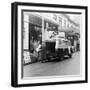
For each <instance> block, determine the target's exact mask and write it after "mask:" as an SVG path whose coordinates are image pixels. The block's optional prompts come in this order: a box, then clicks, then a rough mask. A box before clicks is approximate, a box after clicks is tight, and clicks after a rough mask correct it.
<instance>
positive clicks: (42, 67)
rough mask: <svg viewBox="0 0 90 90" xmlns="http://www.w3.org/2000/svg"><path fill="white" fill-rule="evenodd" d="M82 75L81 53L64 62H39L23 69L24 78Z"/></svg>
mask: <svg viewBox="0 0 90 90" xmlns="http://www.w3.org/2000/svg"><path fill="white" fill-rule="evenodd" d="M78 74H80V52H75V53H74V54H73V56H72V58H65V59H64V60H62V61H51V62H45V63H41V62H37V63H33V64H29V65H25V66H24V67H23V76H24V77H36V76H55V75H59V76H60V75H78Z"/></svg>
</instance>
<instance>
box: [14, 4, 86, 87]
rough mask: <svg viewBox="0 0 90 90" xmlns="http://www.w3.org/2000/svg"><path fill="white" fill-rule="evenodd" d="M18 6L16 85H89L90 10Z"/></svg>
mask: <svg viewBox="0 0 90 90" xmlns="http://www.w3.org/2000/svg"><path fill="white" fill-rule="evenodd" d="M15 5H16V7H17V8H16V9H14V11H13V12H15V10H16V12H17V13H16V14H15V17H13V18H14V19H13V23H14V22H15V24H17V25H15V29H14V30H16V29H17V32H18V33H17V32H15V31H14V30H13V32H15V34H16V35H17V38H15V40H17V41H16V42H17V45H16V48H17V50H16V49H15V50H16V52H17V53H18V54H17V53H16V54H17V55H16V56H17V58H16V59H17V61H15V64H14V65H15V66H14V67H15V68H16V69H14V70H16V71H15V72H16V73H17V74H15V73H14V74H13V75H14V76H15V75H17V76H15V77H14V76H13V77H14V78H15V79H17V80H16V82H17V84H16V85H23V86H24V85H34V84H36V83H37V84H44V83H45V84H47V85H48V84H50V83H55V82H56V83H57V84H60V83H61V84H62V83H63V84H64V83H65V82H66V83H70V82H71V83H73V82H87V67H86V65H87V63H86V62H87V55H86V53H87V51H86V44H87V39H86V38H87V37H86V34H87V33H86V32H87V27H86V26H87V25H86V23H87V22H86V19H87V18H86V14H87V13H86V10H87V9H86V8H87V7H83V6H82V7H79V6H78V7H77V6H76V7H75V6H74V7H73V6H71V7H70V6H69V7H68V6H66V7H65V6H63V5H57V7H56V6H54V5H51V7H50V5H47V4H42V5H39V4H30V5H29V4H24V3H22V4H20V3H14V5H13V8H14V6H15ZM24 5H25V6H24ZM13 15H14V14H13ZM16 16H17V18H16ZM15 19H16V20H15ZM13 27H14V26H13ZM13 35H14V34H13ZM13 62H14V61H13ZM17 63H18V64H17Z"/></svg>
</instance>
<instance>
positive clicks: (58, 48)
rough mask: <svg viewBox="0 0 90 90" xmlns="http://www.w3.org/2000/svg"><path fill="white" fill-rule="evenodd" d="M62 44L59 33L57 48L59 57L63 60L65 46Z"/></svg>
mask: <svg viewBox="0 0 90 90" xmlns="http://www.w3.org/2000/svg"><path fill="white" fill-rule="evenodd" d="M61 44H62V41H61V40H60V38H59V35H57V36H56V44H55V50H56V53H57V57H58V58H59V59H61V60H62V59H63V48H61V47H60V46H61Z"/></svg>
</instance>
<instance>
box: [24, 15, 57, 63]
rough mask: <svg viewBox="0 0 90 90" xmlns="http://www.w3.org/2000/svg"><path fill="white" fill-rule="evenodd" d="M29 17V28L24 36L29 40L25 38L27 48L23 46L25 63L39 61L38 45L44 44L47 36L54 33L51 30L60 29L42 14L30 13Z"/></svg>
mask: <svg viewBox="0 0 90 90" xmlns="http://www.w3.org/2000/svg"><path fill="white" fill-rule="evenodd" d="M28 17H29V21H28V29H27V30H26V31H24V32H23V33H24V38H27V40H26V39H24V40H23V43H24V45H26V44H27V49H25V48H23V53H24V55H23V56H24V57H23V58H24V64H27V63H33V62H37V61H38V52H37V47H38V46H40V45H42V42H45V40H46V39H47V38H48V39H49V38H50V36H51V35H52V34H50V32H56V31H57V30H58V25H57V24H55V23H53V22H52V21H50V20H47V19H45V18H43V17H41V16H38V15H32V14H29V15H28ZM26 32H27V33H26ZM25 34H26V35H25ZM46 35H47V36H46ZM25 40H26V41H27V42H26V41H25Z"/></svg>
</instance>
